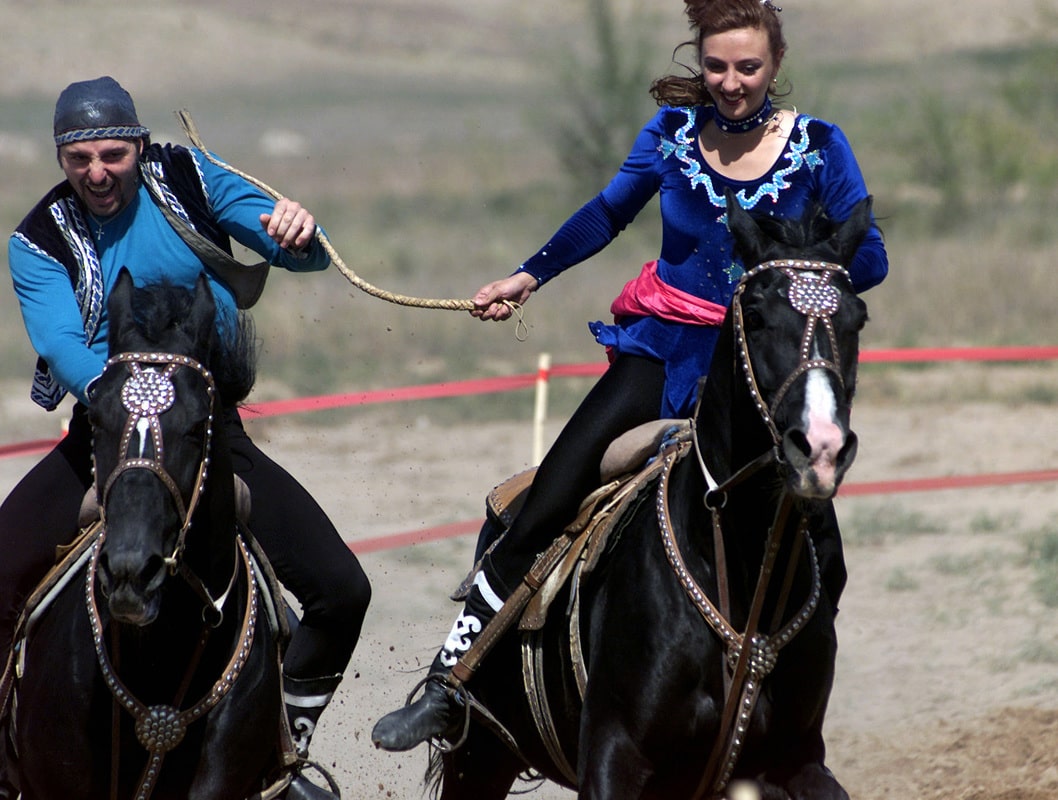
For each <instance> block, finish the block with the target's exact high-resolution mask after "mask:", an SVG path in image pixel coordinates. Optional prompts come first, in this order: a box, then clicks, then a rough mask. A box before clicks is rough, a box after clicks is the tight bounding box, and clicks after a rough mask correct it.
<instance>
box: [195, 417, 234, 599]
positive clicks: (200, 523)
mask: <svg viewBox="0 0 1058 800" xmlns="http://www.w3.org/2000/svg"><path fill="white" fill-rule="evenodd" d="M214 427H215V431H214V434H213V442H212V447H211V449H210V470H209V475H208V477H207V480H206V484H205V486H204V487H203V490H202V497H201V499H200V501H199V505H198V508H197V509H196V511H195V516H194V519H193V521H192V524H191V530H190V533H189V537H190V539H189V542H188V551H187V554H186V557H187V559H188V566H189V567H191V568H192V569H193V570H195V571H196V572H197V574H198V575H199V577H200V578H202V581H203V582H204V583H205V584H206V587H207V588H208V589H209V591H210V593H211V594H213V595H214V596H216V595H217V594H219V593H220V592H223V591H224V590H225V588H226V586H227V584H228V582H229V581H230V580H231V576H232V573H233V571H234V568H235V559H236V558H237V556H238V554H237V552H236V544H235V532H236V514H235V486H234V474H233V472H232V463H231V454H230V452H229V450H228V444H227V441H226V439H225V438H224V430H223V427H224V426H223V423H222V422H221V421H220V420H216V421H215V422H214Z"/></svg>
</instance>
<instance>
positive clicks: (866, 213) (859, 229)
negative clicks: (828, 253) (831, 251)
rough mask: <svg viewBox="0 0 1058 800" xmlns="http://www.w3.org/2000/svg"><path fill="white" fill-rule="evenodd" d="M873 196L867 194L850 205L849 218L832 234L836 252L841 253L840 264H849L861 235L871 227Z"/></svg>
mask: <svg viewBox="0 0 1058 800" xmlns="http://www.w3.org/2000/svg"><path fill="white" fill-rule="evenodd" d="M873 203H874V198H873V197H872V196H871V195H867V196H866V197H865V198H863V199H862V200H860V202H858V203H857V204H856V205H854V206H853V207H852V213H851V214H849V218H848V219H847V220H845V221H844V222H843V223H841V225H840V226H839V228H838V230H837V231H836V233H835V234H834V240H835V243H836V245H837V249H838V253H840V255H841V263H842V264H850V263H851V262H852V258H853V256H855V255H856V248H858V247H859V246H860V242H862V241H863V237H864V236H866V235H867V231H869V230H870V228H871V206H872V204H873Z"/></svg>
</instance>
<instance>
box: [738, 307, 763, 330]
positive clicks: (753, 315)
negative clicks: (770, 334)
mask: <svg viewBox="0 0 1058 800" xmlns="http://www.w3.org/2000/svg"><path fill="white" fill-rule="evenodd" d="M742 324H743V326H744V327H745V329H746V330H748V331H755V330H760V329H761V328H763V327H764V315H763V314H762V313H761V312H760V311H758V310H757V309H755V308H746V309H743V311H742Z"/></svg>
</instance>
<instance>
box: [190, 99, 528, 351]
mask: <svg viewBox="0 0 1058 800" xmlns="http://www.w3.org/2000/svg"><path fill="white" fill-rule="evenodd" d="M175 113H176V118H177V119H178V120H180V125H181V126H182V127H183V129H184V133H185V134H186V135H187V138H188V139H190V141H191V143H192V144H193V145H194V146H195V147H197V148H198V149H199V150H201V151H202V153H203V155H205V157H206V158H207V159H209V160H210V161H211V162H212V163H214V164H216V165H217V166H218V167H220V168H221V169H226V170H228V172H231V173H232V174H234V175H238V176H239V177H240V178H242V179H243V180H245V181H248V182H249V183H252V184H253V185H254V186H256V187H257V188H258V189H260V190H261V191H262V192H264V193H265V194H267V195H269V196H270V197H272V198H273V199H275V200H279V199H280V198H282V197H283V195H282V194H280V193H279V192H277V191H276V190H275V189H273V188H272V187H271V186H268V185H267V184H265V183H263V182H262V181H259V180H258V179H257V178H255V177H253V176H252V175H248V174H246V173H245V172H242V171H241V170H239V169H237V168H236V167H233V166H232V165H231V164H228V163H226V162H224V161H221V160H220V159H219V158H217V157H216V156H214V155H213V154H212V153H211V152H210V151H209V150H208V149H207V148H206V145H205V144H204V143H203V141H202V136H201V135H200V134H199V132H198V128H197V127H196V126H195V122H194V120H193V119H191V112H190V111H188V110H187V109H181V110H179V111H177V112H175ZM316 239H317V240H318V241H319V243H320V245H321V246H322V247H323V249H324V250H325V251H326V252H327V255H329V256H330V257H331V262H332V263H333V264H334V266H335V267H337V268H338V271H339V272H341V273H342V275H344V276H345V278H346V279H347V280H348V281H349V282H350V283H351V284H353V286H355V287H356V288H358V289H360V290H361V291H363V292H365V293H366V294H369V295H371V296H372V297H377V298H379V299H381V300H385V301H387V302H390V303H395V304H397V305H401V306H413V307H415V308H440V309H446V310H449V311H472V310H473V309H474V308H475V306H474V303H473V302H472V301H471V300H456V299H431V298H424V297H409V296H408V295H404V294H397V293H395V292H387V291H385V290H384V289H379V288H378V287H377V286H373V285H372V284H370V283H368V282H367V281H365V280H364V279H363V278H361V277H360V276H359V275H357V274H356V272H354V271H353V270H352V269H350V268H349V266H348V265H346V263H345V262H344V261H342V258H341V256H339V255H338V252H337V251H336V250H335V249H334V246H333V245H332V244H331V242H330V239H328V238H327V234H325V233H324V232H323V230H322V229H321V228H320V227H319V226H318V225H317V226H316ZM503 302H504V305H506V306H507V307H509V308H510V309H511V311H512V313H513V315H515V316H517V318H518V327H517V334H516V335H517V337H518V339H519V340H520V341H522V340H524V338H525V335H526V334H527V329H526V326H525V322H524V320H523V318H522V306H521V305H520V304H519V303H515V302H512V301H510V300H504V301H503Z"/></svg>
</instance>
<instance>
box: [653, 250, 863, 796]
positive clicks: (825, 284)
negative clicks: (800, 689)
mask: <svg viewBox="0 0 1058 800" xmlns="http://www.w3.org/2000/svg"><path fill="white" fill-rule="evenodd" d="M770 269H777V270H779V271H781V272H782V273H783V274H784V275H785V276H786V277H787V278H789V280H790V285H789V288H788V292H787V299H788V300H789V302H790V305H791V306H792V307H793V308H794V310H796V311H797V312H798V313H800V314H802V315H803V316H804V317H805V319H806V323H805V330H804V333H803V334H802V337H801V346H800V359H799V362H798V364H797V366H796V367H795V368H794V370H793V371H792V372H791V373H790V375H789V376H787V378H786V380H785V381H783V383H782V384H781V386H780V387H779V389H778V390H777V392H776V394H775V397H774V398H773V399H772V402H771V404H770V405H768V404H766V403H765V402H764V399H763V397H762V395H761V392H760V389H759V387H758V384H757V379H756V375H755V373H754V370H753V364H752V362H751V359H750V354H749V344H748V341H747V339H746V334H745V329H744V320H743V313H742V295H743V293H744V290H745V287H746V281H747V280H748V279H749V278H752V277H753V276H755V275H758V274H760V273H761V272H764V271H765V270H770ZM834 275H845V276H847V275H848V273H847V272H846V271H845V269H844V268H842V267H840V266H838V265H835V264H832V263H828V262H823V261H807V260H801V259H781V260H772V261H766V262H764V263H762V264H760V265H758V266H756V267H754V268H753V269H752V270H750V271H749V272H747V273H746V274H745V275H744V276H743V278H742V280H741V282H740V283H739V286H738V288H737V289H736V291H735V294H734V297H733V298H732V302H731V310H732V315H733V317H732V319H733V324H734V330H735V336H736V342H737V350H738V356H739V361H740V362H741V367H742V371H743V373H744V375H745V380H746V383H747V385H748V387H749V392H750V394H751V396H752V399H753V402H754V404H755V406H756V408H757V411H758V413H759V415H760V417H761V420H762V421H763V422H764V424H765V425H766V426H767V428H768V431H769V433H770V435H771V438H772V443H773V446H772V448H771V449H770V450H769V451H768V452H767V453H765V454H764V455H763V456H761V457H759V458H757V459H754V460H753V461H751V462H750V463H749V464H747V465H746V466H744V467H742V468H741V469H739V470H738V471H736V472H735V473H734V474H733V475H732V476H731V477H730V478H728V479H727V480H726V481H725V482H724V483H723V484H718V483H717V482H716V480H715V479H714V478H713V477H712V475H711V474H710V473H709V470H708V469H707V467H706V465H705V462H704V460H703V458H702V455H701V452H698V453H697V455H698V462H699V466H700V467H701V470H702V473H703V475H704V476H705V479H706V483H707V486H708V491H707V493H706V501H705V505H706V507H707V508H708V509H709V511H710V513H711V515H712V521H713V539H714V548H715V551H716V560H717V585H718V589H719V592H720V608H719V609H718V608H717V607H716V606H715V605H714V604H713V603H712V601H710V600H709V598H708V596H707V595H706V593H705V592H704V591H703V590H702V588H701V587H700V586H699V585H698V583H697V582H696V581H695V579H694V577H693V576H692V575H691V573H690V571H689V570H688V569H687V566H686V563H685V561H684V559H683V555H682V553H681V552H680V549H679V545H678V544H677V542H676V537H675V534H674V532H673V530H672V527H671V521H670V520H671V517H670V515H669V510H668V479H669V474H670V471H671V467H672V465H673V464H674V463H675V462H676V461H677V460H679V457H680V456H681V455H682V453H680V454H677V453H675V452H673V453H670V454H669V455H667V456H666V464H665V468H664V471H663V473H662V477H661V482H660V485H659V488H658V493H657V514H658V521H659V527H660V528H661V533H662V541H663V546H664V549H665V552H666V555H667V556H668V559H669V562H670V564H671V566H672V568H673V571H674V572H675V573H676V577H677V579H678V580H679V582H680V584H681V585H682V586H683V589H684V591H685V593H686V594H687V595H688V597H689V598H690V600H691V601H692V602H693V603H694V605H695V607H696V608H697V609H698V611H699V612H700V613H701V614H702V616H703V617H704V618H705V620H706V622H707V623H708V624H709V626H710V627H711V628H713V630H714V632H715V633H716V634H717V636H719V637H720V639H721V640H722V641H723V642H724V644H725V647H726V649H727V655H728V661H729V666H730V668H731V670H732V673H731V675H730V676H729V675H727V674H725V678H726V679H727V683H728V693H727V698H726V700H725V703H724V707H723V714H722V718H721V720H722V721H721V727H720V731H721V734H722V735H721V737H720V738H718V739H717V741H716V744H715V746H714V748H713V751H712V753H711V754H710V757H709V761H708V762H707V765H706V768H705V771H704V772H703V776H702V780H701V783H700V784H699V788H698V791H697V792H696V794H695V797H696V798H697V797H702V796H704V795H705V794H706V792H708V791H710V790H711V791H712V792H713V795H719V794H720V793H722V792H723V790H724V787H725V786H726V785H727V782H728V780H729V778H730V776H731V773H732V771H733V770H734V767H735V764H736V763H737V761H738V757H739V755H740V753H741V750H742V746H743V744H744V743H745V737H746V733H747V731H748V729H749V722H750V715H751V711H752V709H753V707H754V706H755V705H756V701H757V697H758V696H759V692H760V688H761V683H762V681H763V679H764V678H765V677H766V676H767V675H768V674H769V673H770V672H771V671H772V669H774V667H775V664H776V662H777V659H778V651H779V650H780V649H781V648H782V647H783V646H785V645H786V644H788V643H789V642H790V641H791V640H792V639H793V638H794V636H796V635H797V633H798V632H800V630H801V629H802V628H803V627H804V626H805V625H806V624H807V623H808V620H809V619H810V618H811V617H812V615H813V614H814V613H815V610H816V607H817V605H818V603H819V597H820V591H821V587H820V578H819V565H818V560H817V557H816V552H815V546H814V544H813V542H812V539H811V537H810V536H808V534H807V519H806V518H805V517H803V516H802V518H801V521H800V523H799V525H798V530H797V533H798V539H797V542H801V541H804V542H806V543H807V545H808V550H809V557H810V565H811V568H812V591H811V593H810V595H809V597H808V599H807V601H806V602H805V603H804V605H803V606H802V607H801V609H800V610H799V611H798V613H797V614H795V615H794V616H793V617H792V618H791V619H790V621H789V622H788V623H787V624H786V625H785V626H784V627H782V628H781V629H779V630H778V631H777V632H776V633H774V634H772V635H771V636H767V635H764V634H761V633H760V632H759V630H758V622H759V616H760V613H761V608H762V606H763V603H764V599H765V595H766V593H767V590H768V587H769V585H770V583H771V577H772V574H773V572H774V566H775V560H776V558H777V556H778V553H779V549H780V546H781V544H782V538H783V537H782V532H783V530H784V528H785V524H786V521H787V518H788V516H789V510H790V506H791V501H790V500H789V497H788V493H787V492H785V491H784V492H783V495H782V501H781V502H780V505H779V507H778V508H777V510H776V514H775V519H774V521H773V524H772V527H771V529H770V531H769V534H768V541H767V546H766V549H765V553H764V561H763V563H762V565H761V570H760V576H759V578H758V581H757V586H756V590H755V592H754V596H753V601H752V604H751V607H750V611H749V619H748V621H747V626H746V630H745V632H744V633H742V634H739V633H738V632H737V631H736V630H735V629H734V627H733V626H732V625H731V624H730V622H728V616H729V611H728V609H727V606H728V599H727V593H728V589H727V577H726V575H727V570H726V566H725V565H724V563H723V562H724V561H725V560H726V559H725V557H724V547H723V534H722V531H721V527H720V511H721V510H722V508H723V506H724V505H725V504H726V494H727V492H728V490H730V489H731V488H733V487H734V486H735V485H737V484H739V483H741V482H742V481H744V480H745V479H747V478H748V477H750V476H751V475H753V474H755V473H756V472H758V471H759V470H761V469H763V468H764V467H766V466H767V465H769V464H772V463H780V462H781V459H782V457H781V450H780V447H781V443H782V435H781V434H780V432H779V430H778V428H777V427H776V425H775V421H774V414H775V412H776V409H777V408H778V406H779V403H780V402H781V401H782V399H783V397H785V395H786V394H787V392H788V391H789V389H790V387H791V386H792V385H793V383H794V381H796V380H797V379H798V378H799V377H800V376H801V375H804V374H805V373H806V372H808V371H809V370H812V369H825V370H827V371H829V372H832V373H833V374H834V375H835V376H836V377H837V380H838V383H839V385H840V386H841V387H842V388H843V389H844V379H843V377H842V374H841V363H840V357H839V353H838V347H837V337H836V334H835V332H834V326H833V323H832V321H831V317H832V316H833V315H834V314H835V313H836V312H837V310H838V308H839V306H840V303H841V293H840V292H839V290H838V289H836V288H835V287H834V286H832V285H831V284H830V281H831V279H832V277H833V276H834ZM819 327H822V328H823V329H824V331H825V333H826V335H827V339H828V341H829V344H830V350H831V353H830V358H829V359H827V358H823V357H820V356H819V354H818V353H816V352H814V351H813V343H814V341H815V338H816V332H817V329H818V328H819ZM696 418H697V411H696V412H695V415H694V418H692V427H695V428H696V426H695V425H694V421H695V419H696ZM692 440H693V442H694V446H695V449H696V450H697V449H698V446H699V445H698V436H697V432H696V431H695V433H694V435H693V436H692ZM684 452H685V451H684ZM795 546H797V545H795ZM798 552H799V550H795V551H794V553H793V554H792V557H791V563H790V565H789V567H788V570H789V572H788V574H787V576H786V581H785V584H784V586H783V587H782V588H783V591H782V596H781V597H780V601H779V603H778V607H777V610H776V619H775V620H774V623H773V627H778V625H779V623H780V622H781V619H780V615H781V614H782V613H783V611H784V607H785V604H786V601H787V596H786V595H787V592H788V590H789V586H790V583H791V581H792V578H793V574H792V571H793V569H794V568H795V566H796V563H797V554H798Z"/></svg>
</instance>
